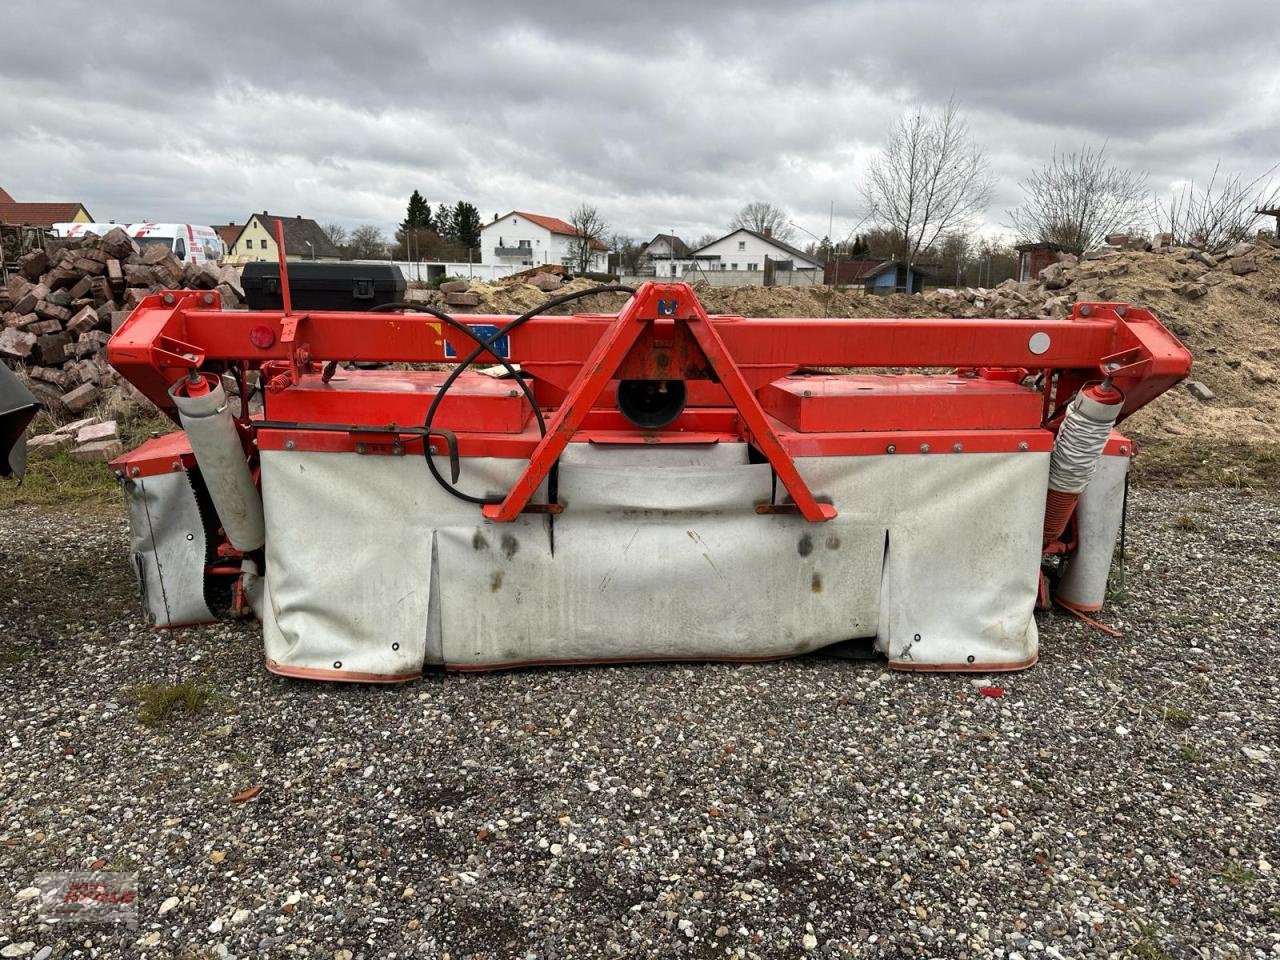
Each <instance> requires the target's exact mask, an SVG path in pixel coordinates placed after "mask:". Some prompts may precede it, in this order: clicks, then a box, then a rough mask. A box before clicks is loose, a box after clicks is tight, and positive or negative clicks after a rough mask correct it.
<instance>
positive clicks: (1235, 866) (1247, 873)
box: [1217, 863, 1258, 888]
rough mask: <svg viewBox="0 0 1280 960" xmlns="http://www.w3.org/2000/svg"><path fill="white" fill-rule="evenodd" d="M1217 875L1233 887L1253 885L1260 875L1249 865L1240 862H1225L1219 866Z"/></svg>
mask: <svg viewBox="0 0 1280 960" xmlns="http://www.w3.org/2000/svg"><path fill="white" fill-rule="evenodd" d="M1217 875H1218V876H1219V877H1221V878H1222V879H1223V880H1225V881H1226V882H1227V883H1229V884H1230V885H1231V886H1233V887H1242V888H1243V887H1251V886H1253V881H1255V880H1257V879H1258V875H1257V874H1256V873H1254V872H1253V871H1252V870H1250V869H1249V868H1248V867H1246V866H1243V865H1242V864H1239V863H1224V864H1223V865H1222V866H1220V867H1219V868H1218V873H1217Z"/></svg>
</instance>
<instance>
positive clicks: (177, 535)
mask: <svg viewBox="0 0 1280 960" xmlns="http://www.w3.org/2000/svg"><path fill="white" fill-rule="evenodd" d="M124 489H125V502H126V503H127V504H128V507H129V538H130V546H131V548H132V553H133V565H134V574H135V575H136V576H137V578H138V588H139V591H140V592H141V594H142V607H143V609H144V610H145V611H146V614H147V619H148V620H149V621H150V622H151V623H153V624H155V625H156V626H158V627H173V626H182V625H186V624H192V623H208V622H209V621H211V620H213V619H214V616H213V613H212V611H210V609H209V606H208V603H207V602H206V601H205V593H204V586H205V583H204V580H205V577H204V567H205V557H206V553H207V550H208V542H207V539H206V535H205V525H204V518H203V517H202V516H201V513H200V507H199V505H198V502H197V500H196V496H195V493H194V491H193V490H192V487H191V482H190V481H189V480H188V478H187V474H186V472H185V471H182V472H176V473H165V474H159V475H156V476H152V477H144V478H140V479H137V480H128V481H125V484H124Z"/></svg>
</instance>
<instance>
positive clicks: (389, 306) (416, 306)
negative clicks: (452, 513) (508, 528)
mask: <svg viewBox="0 0 1280 960" xmlns="http://www.w3.org/2000/svg"><path fill="white" fill-rule="evenodd" d="M396 310H416V311H417V312H419V313H425V314H429V315H430V316H433V317H435V318H436V319H437V320H439V321H441V322H442V323H444V324H447V325H448V326H449V327H450V328H451V329H453V330H457V331H458V332H459V333H462V334H464V335H465V336H467V337H469V338H470V339H471V340H472V341H473V342H474V343H475V344H476V345H477V352H476V353H475V354H474V355H475V356H479V354H480V353H482V352H484V348H485V341H484V340H482V339H481V337H480V335H479V334H478V333H476V332H475V331H474V330H472V329H471V328H470V327H469V326H467V325H466V324H465V323H462V322H460V321H458V320H456V319H454V318H453V317H451V316H450V315H449V314H447V313H445V312H444V311H442V310H437V309H435V307H429V306H427V305H426V304H425V303H414V302H412V301H408V300H398V301H395V302H393V303H382V304H379V305H378V306H376V307H372V308H370V309H369V310H368V311H367V312H368V313H391V312H393V311H396ZM498 362H499V363H500V364H502V366H503V368H504V369H505V370H506V371H507V373H508V374H510V375H511V378H512V379H513V380H515V382H516V385H517V386H518V387H519V388H520V389H521V390H522V391H523V392H524V395H525V399H526V400H528V401H529V406H530V407H532V408H533V415H534V417H536V418H537V421H538V433H539V436H545V435H546V433H547V422H546V420H545V419H544V418H543V416H542V410H541V409H540V408H539V407H538V401H537V400H536V399H535V398H534V396H533V391H532V390H530V389H529V385H528V384H527V383H525V381H524V379H523V378H522V377H521V376H520V374H519V373H518V372H517V371H516V369H515V367H513V366H512V365H511V364H510V363H509V362H508V361H507V360H504V359H503V358H501V357H498ZM335 363H336V361H332V360H331V361H330V364H335ZM330 370H331V368H328V367H327V368H326V370H325V372H326V373H330ZM447 382H448V381H446V383H447ZM445 389H446V388H445V387H441V388H440V391H439V392H438V393H437V394H436V399H437V400H438V399H439V397H440V394H442V393H443V392H444V390H445ZM433 409H434V405H433ZM429 419H430V418H428V423H427V424H426V427H427V428H428V429H429V428H430V422H429ZM422 455H423V456H424V457H425V458H426V461H427V469H428V470H430V471H431V476H433V477H434V478H435V480H436V482H437V483H438V484H440V486H442V487H444V488H445V489H446V490H448V491H449V492H450V493H452V494H453V495H454V496H455V497H460V498H461V499H464V500H468V501H470V502H472V503H480V504H483V503H487V502H488V501H487V500H482V499H479V498H476V497H472V496H471V495H470V494H465V493H463V492H462V491H461V490H459V489H458V488H457V487H455V486H454V485H453V484H451V483H450V482H449V481H448V480H446V479H445V478H444V476H443V475H442V474H441V473H440V470H439V468H437V467H436V463H435V460H433V459H432V457H431V438H430V436H424V437H423V438H422Z"/></svg>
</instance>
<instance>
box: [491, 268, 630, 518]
mask: <svg viewBox="0 0 1280 960" xmlns="http://www.w3.org/2000/svg"><path fill="white" fill-rule="evenodd" d="M645 292H646V291H645V290H644V288H641V291H640V292H638V293H637V294H636V296H634V297H632V298H631V300H630V301H629V302H628V303H627V305H626V306H625V307H624V308H623V309H622V312H621V313H619V314H618V319H617V320H616V321H614V323H613V325H612V326H611V327H610V328H609V330H608V331H607V332H606V333H605V334H604V336H602V337H601V338H600V341H599V342H598V343H597V344H596V346H595V348H594V349H593V350H592V351H591V353H590V355H589V356H588V357H587V360H586V362H585V363H584V364H583V365H582V369H580V370H579V371H578V375H577V376H576V377H574V379H573V383H572V385H571V386H570V387H569V392H568V394H567V395H566V396H565V398H564V402H563V403H561V404H560V407H559V409H557V410H556V412H555V415H554V416H552V418H551V422H550V423H549V424H547V433H546V436H544V437H543V438H542V440H541V441H540V442H539V443H538V445H537V447H535V448H534V451H533V455H532V456H531V457H529V465H528V466H527V467H525V469H524V472H523V473H522V474H520V479H518V480H517V481H516V482H515V485H514V486H513V487H512V488H511V489H510V490H509V491H507V496H506V499H505V500H503V501H502V503H490V504H485V505H484V506H483V507H481V508H480V512H481V513H483V514H484V515H485V517H487V518H488V519H490V520H497V521H499V522H500V523H510V522H511V521H512V520H514V519H515V518H516V517H518V516H520V513H521V512H522V511H523V510H524V508H525V507H526V506H527V505H528V503H529V498H530V497H532V496H533V494H534V491H536V490H537V489H538V485H539V484H541V483H542V481H543V480H544V479H545V478H546V476H547V473H548V472H549V471H550V470H551V465H552V464H554V463H555V462H556V460H558V459H559V458H560V455H561V454H562V453H564V448H565V447H566V446H567V445H568V443H569V440H570V438H572V437H573V435H574V434H575V433H576V432H577V431H578V428H579V427H581V426H582V421H583V420H585V419H586V417H587V414H588V413H590V412H591V408H592V407H593V406H594V405H595V402H596V400H597V399H599V397H600V394H601V392H602V391H603V390H604V388H605V386H607V385H608V383H609V381H610V379H612V378H613V374H614V371H615V370H617V369H618V365H619V364H620V363H622V360H623V358H624V357H626V355H627V352H628V351H629V350H630V349H631V347H632V345H633V344H634V343H635V342H636V338H637V337H639V336H640V332H641V331H642V330H643V329H644V321H645V317H646V316H647V313H648V311H647V309H644V308H645V306H646V304H648V303H649V302H651V301H652V299H653V298H652V297H651V296H642V295H641V294H643V293H645ZM642 310H643V311H644V312H642Z"/></svg>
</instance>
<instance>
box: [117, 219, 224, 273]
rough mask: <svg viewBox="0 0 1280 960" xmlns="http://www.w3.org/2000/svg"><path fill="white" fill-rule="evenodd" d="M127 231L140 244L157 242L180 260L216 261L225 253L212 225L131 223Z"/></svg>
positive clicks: (144, 245)
mask: <svg viewBox="0 0 1280 960" xmlns="http://www.w3.org/2000/svg"><path fill="white" fill-rule="evenodd" d="M127 232H128V234H129V236H131V237H133V239H134V241H135V242H136V243H137V244H138V245H139V246H141V247H146V246H152V245H154V244H160V245H162V246H164V247H167V248H168V249H170V250H172V251H173V254H174V256H176V257H177V258H178V259H179V260H181V261H182V262H183V263H217V262H218V261H219V260H221V259H222V258H223V257H224V256H225V255H226V250H225V249H224V248H223V245H222V238H221V237H219V236H218V234H217V231H215V230H214V229H213V227H207V226H203V225H201V224H196V223H131V224H129V226H128V229H127Z"/></svg>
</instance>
